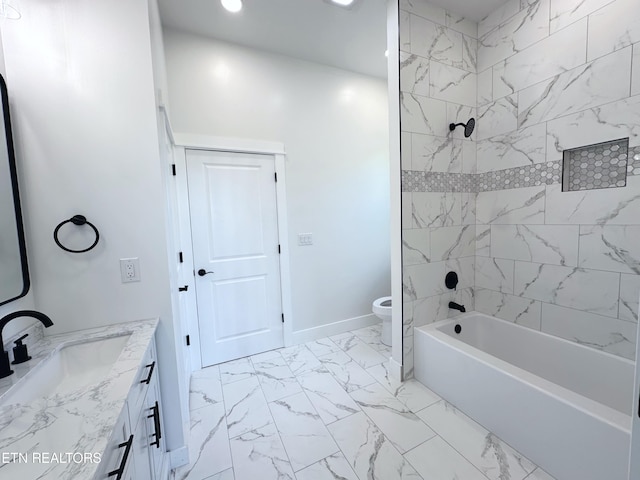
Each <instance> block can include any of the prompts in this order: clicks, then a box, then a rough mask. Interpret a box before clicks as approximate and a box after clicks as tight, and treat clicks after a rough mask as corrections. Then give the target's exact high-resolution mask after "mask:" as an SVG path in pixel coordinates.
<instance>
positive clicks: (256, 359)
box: [249, 349, 282, 365]
mask: <svg viewBox="0 0 640 480" xmlns="http://www.w3.org/2000/svg"><path fill="white" fill-rule="evenodd" d="M249 359H250V360H251V363H253V364H254V365H255V364H256V363H260V362H264V361H266V360H273V359H282V355H280V349H277V350H269V351H267V352H262V353H258V354H256V355H251V356H250V357H249Z"/></svg>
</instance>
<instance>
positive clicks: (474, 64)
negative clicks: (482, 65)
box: [460, 35, 478, 106]
mask: <svg viewBox="0 0 640 480" xmlns="http://www.w3.org/2000/svg"><path fill="white" fill-rule="evenodd" d="M460 68H463V69H464V70H468V71H469V72H473V73H474V74H475V73H476V72H477V71H478V40H476V39H475V38H472V37H468V36H467V35H463V36H462V64H461V65H460ZM473 105H474V106H475V105H476V103H475V101H474V103H473Z"/></svg>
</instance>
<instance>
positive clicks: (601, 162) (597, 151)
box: [562, 138, 629, 192]
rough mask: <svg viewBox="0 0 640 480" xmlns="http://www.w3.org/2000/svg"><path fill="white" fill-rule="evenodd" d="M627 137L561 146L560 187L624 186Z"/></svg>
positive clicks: (627, 159) (627, 147) (576, 188)
mask: <svg viewBox="0 0 640 480" xmlns="http://www.w3.org/2000/svg"><path fill="white" fill-rule="evenodd" d="M628 162H629V138H621V139H618V140H612V141H609V142H604V143H597V144H593V145H587V146H584V147H578V148H572V149H571V150H565V151H564V152H563V155H562V191H563V192H572V191H579V190H594V189H600V188H614V187H625V186H626V185H627V167H628Z"/></svg>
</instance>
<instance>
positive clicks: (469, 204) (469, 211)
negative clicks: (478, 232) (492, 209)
mask: <svg viewBox="0 0 640 480" xmlns="http://www.w3.org/2000/svg"><path fill="white" fill-rule="evenodd" d="M460 195H461V197H460V198H461V214H462V225H473V226H474V227H475V225H476V197H477V194H476V193H461V194H460Z"/></svg>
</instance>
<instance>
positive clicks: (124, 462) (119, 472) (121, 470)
mask: <svg viewBox="0 0 640 480" xmlns="http://www.w3.org/2000/svg"><path fill="white" fill-rule="evenodd" d="M131 445H133V435H129V440H127V441H126V442H124V443H121V444H120V445H118V448H122V447H126V448H125V450H124V455H123V456H122V461H121V462H120V467H119V468H118V469H117V470H114V471H113V472H109V475H107V476H108V477H113V476H114V475H117V477H116V480H120V479H121V478H122V474H123V473H124V467H126V466H127V460H128V459H129V452H131Z"/></svg>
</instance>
